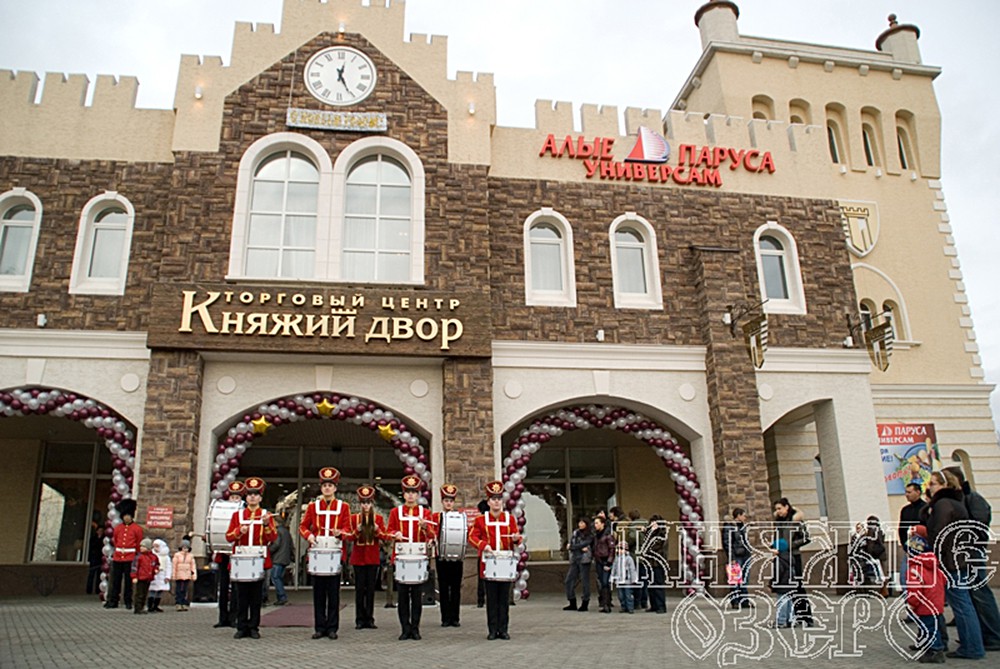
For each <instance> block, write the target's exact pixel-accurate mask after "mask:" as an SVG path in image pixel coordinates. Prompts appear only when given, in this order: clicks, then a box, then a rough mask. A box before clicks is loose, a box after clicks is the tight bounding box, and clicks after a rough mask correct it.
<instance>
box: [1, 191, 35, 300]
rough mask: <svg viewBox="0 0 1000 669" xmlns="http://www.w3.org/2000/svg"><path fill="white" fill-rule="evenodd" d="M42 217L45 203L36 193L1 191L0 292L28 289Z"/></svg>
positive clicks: (25, 290)
mask: <svg viewBox="0 0 1000 669" xmlns="http://www.w3.org/2000/svg"><path fill="white" fill-rule="evenodd" d="M41 220H42V203H41V202H40V201H39V200H38V198H37V197H35V195H34V194H33V193H31V192H29V191H27V190H25V189H24V188H15V189H13V190H10V191H7V192H6V193H3V194H0V291H10V292H21V293H23V292H27V290H28V287H29V286H30V285H31V272H32V268H33V266H34V262H35V247H36V245H37V243H38V232H39V229H40V227H41Z"/></svg>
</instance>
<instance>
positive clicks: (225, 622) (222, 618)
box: [202, 481, 245, 627]
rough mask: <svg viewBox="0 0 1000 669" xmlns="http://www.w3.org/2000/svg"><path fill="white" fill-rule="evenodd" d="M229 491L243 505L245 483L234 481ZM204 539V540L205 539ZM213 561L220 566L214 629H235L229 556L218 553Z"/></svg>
mask: <svg viewBox="0 0 1000 669" xmlns="http://www.w3.org/2000/svg"><path fill="white" fill-rule="evenodd" d="M227 491H228V492H229V497H228V499H229V501H230V502H239V503H241V504H242V503H243V493H244V492H245V490H244V488H243V481H233V482H232V483H230V484H229V488H228V489H227ZM223 518H225V516H223ZM207 531H208V530H207V529H206V532H207ZM202 538H203V539H204V538H205V537H202ZM212 561H213V562H215V564H217V565H219V622H217V623H215V624H214V625H212V627H235V626H236V609H237V608H239V607H238V605H237V603H236V591H235V589H232V593H230V590H231V588H230V582H229V554H228V553H221V552H219V551H216V552H215V555H213V556H212Z"/></svg>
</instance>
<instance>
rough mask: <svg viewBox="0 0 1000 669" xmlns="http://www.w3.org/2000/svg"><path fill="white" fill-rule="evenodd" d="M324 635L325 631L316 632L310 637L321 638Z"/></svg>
mask: <svg viewBox="0 0 1000 669" xmlns="http://www.w3.org/2000/svg"><path fill="white" fill-rule="evenodd" d="M325 636H326V632H316V633H315V634H313V635H312V637H311V638H313V639H322V638H323V637H325Z"/></svg>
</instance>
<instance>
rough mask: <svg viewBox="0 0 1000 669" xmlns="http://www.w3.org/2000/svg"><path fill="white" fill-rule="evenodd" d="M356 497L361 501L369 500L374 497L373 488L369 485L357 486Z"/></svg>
mask: <svg viewBox="0 0 1000 669" xmlns="http://www.w3.org/2000/svg"><path fill="white" fill-rule="evenodd" d="M358 499H359V500H361V501H362V502H370V501H372V500H373V499H375V488H373V487H371V486H370V485H363V486H361V487H360V488H358Z"/></svg>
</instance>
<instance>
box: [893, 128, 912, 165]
mask: <svg viewBox="0 0 1000 669" xmlns="http://www.w3.org/2000/svg"><path fill="white" fill-rule="evenodd" d="M896 150H897V151H898V152H899V166H900V167H901V168H902V169H904V170H908V169H910V165H912V164H913V163H912V160H911V159H910V138H909V135H907V134H906V129H905V128H903V127H902V126H898V127H897V128H896Z"/></svg>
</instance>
